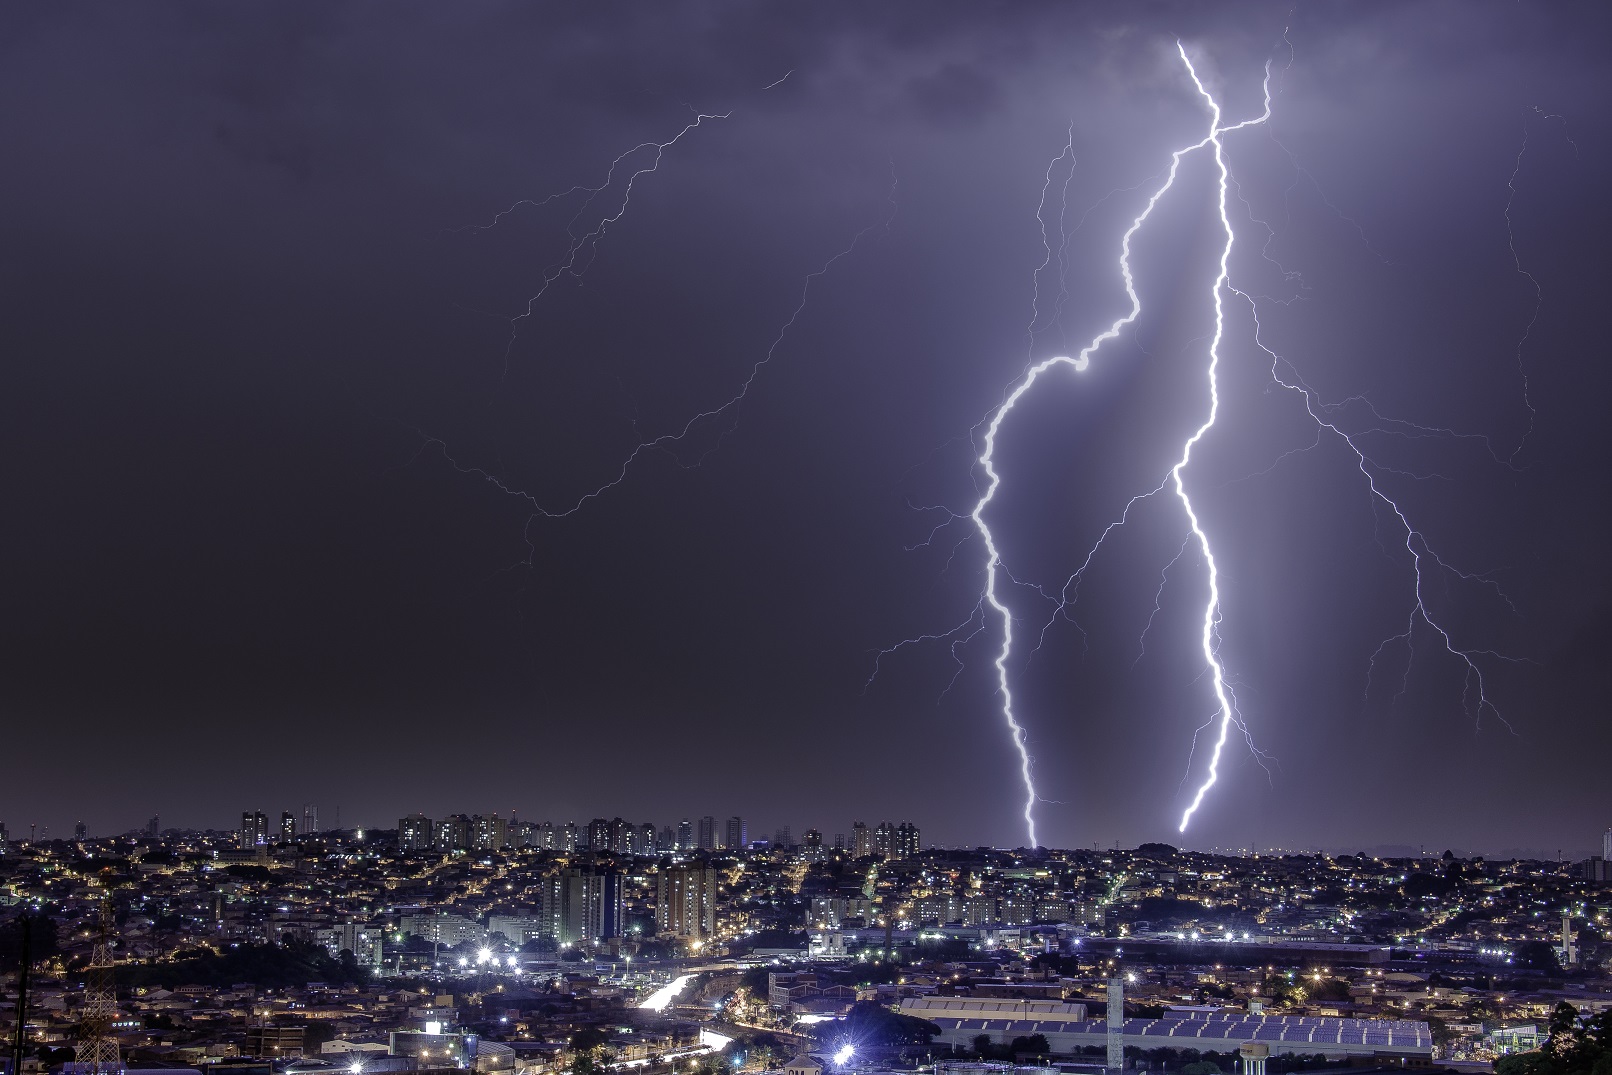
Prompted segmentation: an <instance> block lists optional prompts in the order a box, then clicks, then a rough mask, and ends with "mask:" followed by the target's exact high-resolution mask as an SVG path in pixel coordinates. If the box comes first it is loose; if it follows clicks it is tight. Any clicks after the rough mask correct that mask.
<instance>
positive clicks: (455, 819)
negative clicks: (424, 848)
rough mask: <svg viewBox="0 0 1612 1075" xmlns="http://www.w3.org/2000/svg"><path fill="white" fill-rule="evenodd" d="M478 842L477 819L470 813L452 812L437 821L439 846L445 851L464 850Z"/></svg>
mask: <svg viewBox="0 0 1612 1075" xmlns="http://www.w3.org/2000/svg"><path fill="white" fill-rule="evenodd" d="M475 842H476V819H475V818H473V817H471V816H470V815H469V814H450V815H449V816H447V817H445V818H443V819H442V820H441V821H439V822H437V840H436V843H437V847H439V848H441V849H442V850H444V851H464V850H466V849H468V848H470V847H471V846H472V845H473V844H474V843H475Z"/></svg>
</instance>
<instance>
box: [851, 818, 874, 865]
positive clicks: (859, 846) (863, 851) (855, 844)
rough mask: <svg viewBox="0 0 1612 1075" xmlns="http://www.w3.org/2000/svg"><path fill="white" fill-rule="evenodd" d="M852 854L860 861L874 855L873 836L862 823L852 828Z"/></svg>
mask: <svg viewBox="0 0 1612 1075" xmlns="http://www.w3.org/2000/svg"><path fill="white" fill-rule="evenodd" d="M851 854H852V856H854V857H855V858H859V859H860V858H867V857H868V856H869V855H871V854H873V834H872V833H870V832H868V827H867V826H866V825H864V824H862V822H860V821H858V822H857V823H856V824H854V825H852V826H851Z"/></svg>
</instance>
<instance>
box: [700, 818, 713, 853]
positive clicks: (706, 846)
mask: <svg viewBox="0 0 1612 1075" xmlns="http://www.w3.org/2000/svg"><path fill="white" fill-rule="evenodd" d="M698 840H699V842H698V843H697V844H696V845H695V846H696V847H698V848H699V849H700V850H701V851H715V850H716V818H714V817H712V816H711V815H709V814H707V815H706V816H704V817H702V818H700V831H699V837H698Z"/></svg>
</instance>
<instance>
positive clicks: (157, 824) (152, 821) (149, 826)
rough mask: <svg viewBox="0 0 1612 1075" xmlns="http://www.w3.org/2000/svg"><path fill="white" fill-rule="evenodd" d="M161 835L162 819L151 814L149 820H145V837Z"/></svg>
mask: <svg viewBox="0 0 1612 1075" xmlns="http://www.w3.org/2000/svg"><path fill="white" fill-rule="evenodd" d="M161 833H162V819H161V818H160V817H158V816H157V815H156V814H152V815H151V816H150V817H149V818H147V819H146V835H147V836H158V835H160V834H161Z"/></svg>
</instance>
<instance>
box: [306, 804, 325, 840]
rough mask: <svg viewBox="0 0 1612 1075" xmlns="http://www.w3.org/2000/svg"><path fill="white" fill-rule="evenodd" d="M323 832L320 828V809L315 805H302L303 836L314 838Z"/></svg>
mask: <svg viewBox="0 0 1612 1075" xmlns="http://www.w3.org/2000/svg"><path fill="white" fill-rule="evenodd" d="M322 831H323V830H322V829H320V828H319V808H318V807H317V806H315V805H314V804H313V803H304V804H303V805H302V834H303V835H304V836H312V835H314V834H315V833H318V832H322Z"/></svg>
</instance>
